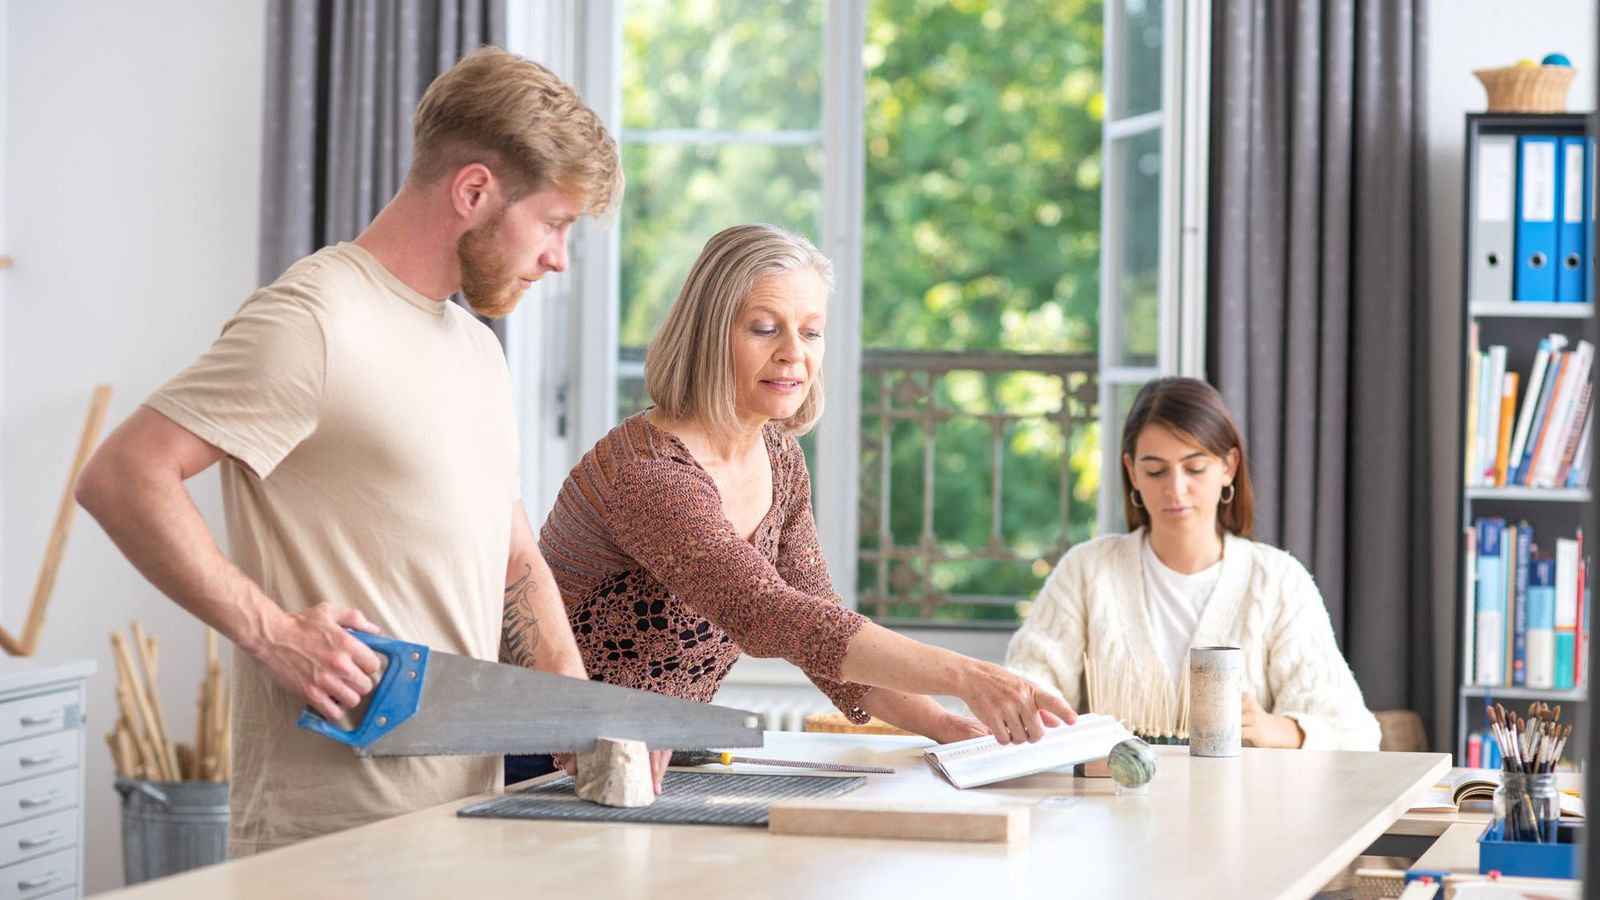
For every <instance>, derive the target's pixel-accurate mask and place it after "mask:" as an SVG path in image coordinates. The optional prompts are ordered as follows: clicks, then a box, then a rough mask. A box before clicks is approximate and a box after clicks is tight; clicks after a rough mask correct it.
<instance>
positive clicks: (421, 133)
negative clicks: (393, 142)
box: [407, 47, 623, 218]
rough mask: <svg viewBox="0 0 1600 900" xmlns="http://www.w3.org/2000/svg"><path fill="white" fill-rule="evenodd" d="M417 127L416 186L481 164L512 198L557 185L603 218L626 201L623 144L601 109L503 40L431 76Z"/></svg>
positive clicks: (414, 128) (411, 176) (413, 177)
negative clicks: (592, 106) (507, 47)
mask: <svg viewBox="0 0 1600 900" xmlns="http://www.w3.org/2000/svg"><path fill="white" fill-rule="evenodd" d="M412 135H413V140H414V145H415V146H414V151H413V153H412V160H411V172H410V174H409V175H408V176H407V177H408V178H409V179H411V180H413V181H415V182H417V183H419V184H431V183H433V182H435V181H437V180H438V179H440V178H443V177H445V176H447V175H451V174H453V173H455V172H456V171H458V170H459V169H460V168H461V167H462V166H465V165H470V164H472V163H475V162H476V163H482V164H484V165H486V166H488V167H489V169H490V170H491V171H493V172H494V174H495V177H497V178H499V179H501V181H503V182H504V183H505V184H506V193H507V200H508V201H515V200H517V199H519V198H521V197H523V196H526V195H527V194H531V193H536V192H538V191H543V190H549V189H551V188H554V189H558V190H561V191H563V192H567V193H571V194H573V195H574V196H576V197H577V198H578V199H579V200H580V201H581V203H582V204H583V212H584V214H585V215H591V216H594V217H596V218H604V217H608V216H609V215H610V214H611V212H612V211H614V210H615V209H616V207H617V205H618V204H619V203H620V202H621V200H622V186H623V182H622V163H621V161H620V160H619V159H618V158H617V143H616V141H615V140H613V139H612V137H611V135H610V133H608V132H607V131H606V128H605V125H604V123H602V122H601V121H600V117H599V116H597V115H595V112H594V110H592V109H590V108H589V107H588V106H587V105H585V104H584V102H583V100H582V99H581V98H579V97H578V95H577V93H576V92H575V91H573V90H572V88H571V87H570V86H569V85H568V84H567V83H566V82H564V81H562V80H561V79H560V78H557V77H556V75H555V73H553V72H551V71H550V70H549V69H547V68H545V67H544V66H541V65H539V64H538V63H536V62H532V61H530V60H526V59H523V58H522V57H520V56H517V55H516V54H514V53H511V52H509V51H506V50H502V49H501V48H499V47H480V48H478V49H477V50H474V51H473V52H472V53H470V54H468V55H467V56H466V57H465V58H463V59H462V60H461V61H460V62H458V63H456V64H455V65H454V66H453V67H451V69H450V71H448V72H445V73H444V74H443V75H440V76H439V77H438V78H436V79H434V82H433V84H431V85H429V86H428V90H427V92H426V93H424V94H423V95H422V102H420V103H418V104H417V113H416V117H415V118H414V120H413V122H412Z"/></svg>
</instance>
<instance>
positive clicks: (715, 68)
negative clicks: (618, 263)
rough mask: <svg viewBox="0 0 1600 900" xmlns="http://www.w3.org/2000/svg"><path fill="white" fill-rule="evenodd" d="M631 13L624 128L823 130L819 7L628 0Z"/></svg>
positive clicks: (817, 1) (785, 0)
mask: <svg viewBox="0 0 1600 900" xmlns="http://www.w3.org/2000/svg"><path fill="white" fill-rule="evenodd" d="M624 12H625V15H624V18H623V42H624V46H625V48H626V61H625V62H624V65H623V69H622V71H623V111H622V123H623V128H625V129H684V128H688V129H704V130H710V131H774V130H806V131H814V130H816V129H817V128H818V127H819V123H820V121H821V118H822V15H823V2H822V0H627V3H626V5H625V6H624ZM628 174H629V179H628V180H629V182H630V185H629V186H630V188H631V187H632V185H634V184H637V183H638V180H637V178H636V177H635V175H634V173H633V172H632V171H630V172H629V173H628Z"/></svg>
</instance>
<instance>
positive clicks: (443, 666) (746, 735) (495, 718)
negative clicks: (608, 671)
mask: <svg viewBox="0 0 1600 900" xmlns="http://www.w3.org/2000/svg"><path fill="white" fill-rule="evenodd" d="M602 737H606V738H619V739H625V740H636V741H644V742H645V744H646V745H648V746H649V747H650V748H652V749H672V748H676V747H704V746H707V745H708V744H709V745H712V746H727V747H759V746H761V741H762V733H761V722H760V717H758V716H756V715H755V714H754V713H749V712H745V711H743V710H737V709H729V708H727V707H722V706H713V705H711V704H709V703H696V702H694V701H692V700H680V699H678V698H676V697H668V696H665V695H663V694H654V693H650V692H648V691H640V690H634V689H632V688H625V687H618V686H616V685H610V684H602V683H600V682H597V681H586V680H582V679H578V678H567V677H564V676H561V675H553V674H550V673H548V672H540V671H537V670H535V669H525V668H522V667H520V666H510V665H504V664H500V663H491V662H484V661H481V660H476V659H469V658H467V657H463V656H456V655H454V654H450V653H439V652H437V651H435V652H433V653H430V654H429V656H428V667H427V673H426V679H425V680H424V682H423V685H422V698H421V701H420V702H419V704H418V707H417V712H416V715H414V716H412V717H411V718H410V719H409V720H407V721H406V722H404V723H403V724H401V725H399V726H398V727H396V728H395V729H394V730H393V731H392V732H390V733H389V734H388V735H386V736H384V737H383V738H381V739H379V740H378V741H376V742H375V743H373V744H372V745H371V746H370V747H368V748H367V749H366V750H365V754H366V755H369V756H437V755H460V754H485V753H572V752H577V751H583V750H593V749H594V742H595V739H596V738H602Z"/></svg>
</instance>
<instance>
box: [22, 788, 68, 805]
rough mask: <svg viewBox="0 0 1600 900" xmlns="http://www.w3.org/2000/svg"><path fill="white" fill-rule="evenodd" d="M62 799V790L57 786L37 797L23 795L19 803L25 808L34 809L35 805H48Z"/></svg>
mask: <svg viewBox="0 0 1600 900" xmlns="http://www.w3.org/2000/svg"><path fill="white" fill-rule="evenodd" d="M60 799H61V790H60V789H59V788H55V789H52V790H49V791H46V792H44V793H43V794H39V795H38V796H35V797H23V798H22V799H21V800H18V801H17V805H18V806H20V807H22V808H23V809H33V808H34V807H35V806H48V805H50V804H52V803H54V802H56V801H57V800H60Z"/></svg>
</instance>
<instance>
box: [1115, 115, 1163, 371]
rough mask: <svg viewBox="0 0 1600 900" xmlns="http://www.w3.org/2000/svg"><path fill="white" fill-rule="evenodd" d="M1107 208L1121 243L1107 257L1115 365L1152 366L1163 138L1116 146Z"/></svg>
mask: <svg viewBox="0 0 1600 900" xmlns="http://www.w3.org/2000/svg"><path fill="white" fill-rule="evenodd" d="M1111 152H1112V153H1113V154H1114V156H1115V160H1114V165H1113V166H1112V168H1111V172H1112V173H1113V179H1114V180H1113V182H1112V183H1111V185H1110V186H1109V187H1110V190H1109V191H1108V194H1109V195H1110V197H1109V199H1108V202H1109V203H1111V204H1113V205H1114V207H1115V210H1116V216H1115V219H1116V221H1117V223H1118V224H1117V226H1116V232H1117V236H1118V238H1117V241H1116V246H1115V248H1114V252H1113V253H1110V254H1107V256H1106V265H1107V266H1108V267H1110V271H1111V277H1112V279H1113V284H1112V298H1111V299H1112V300H1113V303H1112V309H1113V315H1114V316H1115V322H1114V323H1112V324H1113V325H1114V328H1113V329H1112V333H1113V334H1114V337H1115V340H1114V343H1113V345H1112V347H1111V348H1110V349H1111V352H1112V364H1113V365H1116V366H1119V367H1122V366H1154V365H1157V364H1158V355H1159V352H1160V345H1161V277H1160V276H1161V268H1160V267H1161V132H1160V131H1149V132H1145V133H1144V134H1139V135H1136V136H1133V137H1130V138H1126V139H1123V140H1119V141H1116V142H1114V143H1113V144H1112V149H1111Z"/></svg>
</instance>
